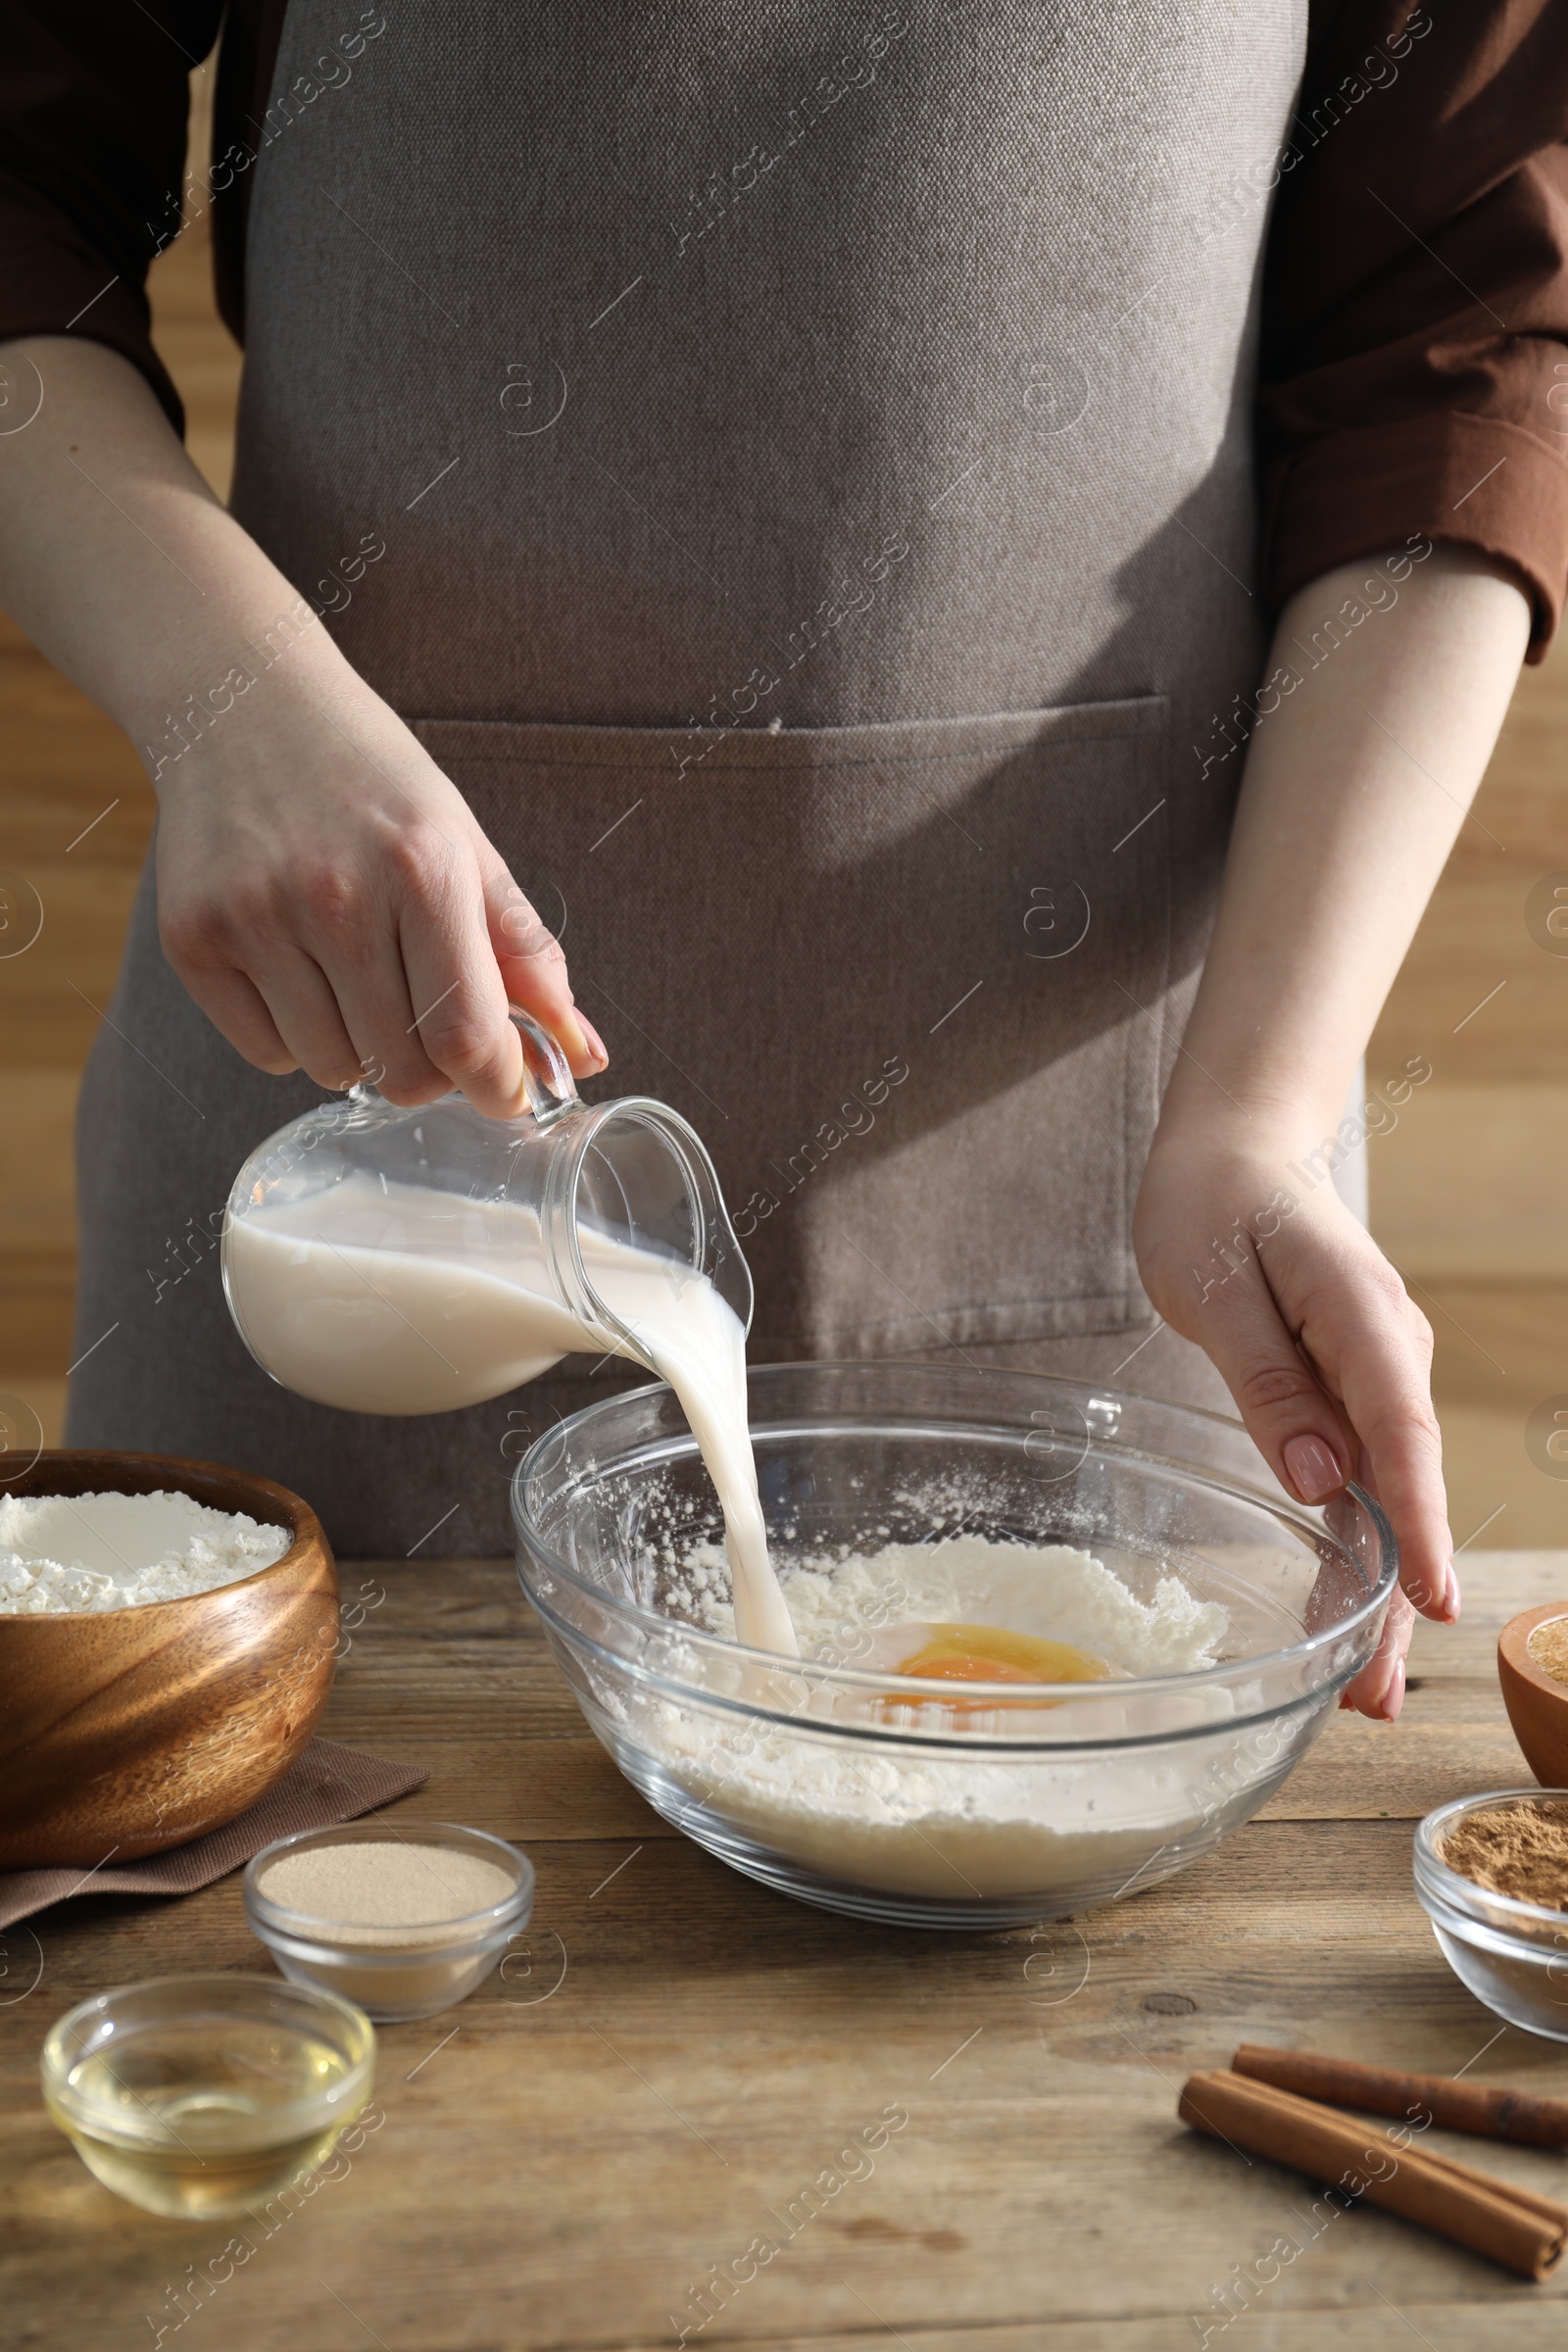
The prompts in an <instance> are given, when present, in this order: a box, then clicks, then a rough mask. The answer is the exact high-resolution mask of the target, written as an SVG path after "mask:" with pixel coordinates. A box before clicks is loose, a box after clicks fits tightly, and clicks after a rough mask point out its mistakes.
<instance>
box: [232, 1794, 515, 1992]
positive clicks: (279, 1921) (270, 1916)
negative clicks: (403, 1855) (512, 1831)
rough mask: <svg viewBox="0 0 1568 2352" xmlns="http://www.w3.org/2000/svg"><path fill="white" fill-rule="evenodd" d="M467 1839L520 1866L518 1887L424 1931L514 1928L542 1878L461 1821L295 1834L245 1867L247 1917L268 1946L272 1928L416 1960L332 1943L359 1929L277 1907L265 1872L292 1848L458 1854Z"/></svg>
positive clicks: (506, 1843) (325, 1827)
mask: <svg viewBox="0 0 1568 2352" xmlns="http://www.w3.org/2000/svg"><path fill="white" fill-rule="evenodd" d="M405 1830H408V1831H413V1832H414V1833H415V1834H414V1835H413V1836H412V1837H411V1836H408V1835H406V1834H405ZM421 1831H422V1832H424V1833H425V1834H424V1836H422V1837H421V1836H420V1835H419V1833H420V1832H421ZM431 1831H441V1832H443V1833H445V1837H444V1838H435V1837H431V1836H430V1835H429V1833H430V1832H431ZM468 1838H472V1839H473V1840H474V1841H475V1843H476V1844H481V1845H485V1846H489V1847H499V1848H500V1849H501V1851H502V1853H504V1854H505V1855H506V1856H507V1857H508V1859H509V1861H510V1862H512V1863H514V1864H515V1865H518V1870H517V1883H516V1885H515V1887H514V1888H513V1890H512V1892H511V1893H510V1894H507V1895H504V1896H503V1897H502V1898H501V1900H500V1901H499V1902H497V1903H489V1904H487V1905H486V1906H485V1907H484V1909H482V1910H479V1911H462V1912H459V1913H457V1914H456V1915H455V1916H454V1917H453V1918H451V1919H435V1920H421V1921H420V1922H419V1923H418V1924H419V1926H421V1927H425V1928H440V1929H452V1930H463V1929H467V1930H468V1931H470V1938H471V1936H482V1935H483V1934H484V1933H485V1932H486V1930H487V1929H491V1928H497V1927H501V1926H503V1925H508V1926H510V1925H512V1924H513V1923H514V1922H515V1917H516V1914H517V1913H518V1912H519V1911H521V1910H522V1909H523V1908H524V1907H525V1906H526V1907H529V1908H531V1906H532V1903H533V1897H534V1883H535V1878H536V1875H537V1874H536V1873H535V1870H534V1866H533V1864H532V1862H531V1861H530V1860H529V1858H528V1856H527V1855H526V1854H525V1853H524V1852H523V1850H522V1848H521V1846H518V1845H514V1844H513V1843H512V1842H511V1840H510V1839H509V1838H499V1837H497V1836H496V1834H495V1833H494V1831H491V1830H471V1829H469V1828H468V1826H467V1824H466V1822H461V1821H429V1822H409V1823H408V1824H406V1825H405V1829H396V1828H394V1827H393V1825H392V1824H391V1823H390V1822H382V1821H373V1820H372V1821H340V1822H335V1823H334V1822H323V1823H322V1824H321V1825H320V1826H319V1828H317V1829H314V1830H293V1831H291V1832H290V1833H289V1835H288V1836H287V1837H285V1838H273V1839H272V1842H271V1843H270V1845H264V1846H263V1847H262V1849H261V1852H260V1853H258V1854H253V1855H252V1856H251V1859H250V1860H249V1861H248V1862H247V1863H246V1865H245V1876H244V1879H243V1881H242V1882H241V1890H242V1894H243V1899H244V1904H245V1912H246V1916H247V1918H248V1919H249V1921H250V1924H251V1926H252V1927H253V1928H254V1929H255V1930H256V1932H257V1934H258V1935H259V1936H262V1940H263V1942H267V1941H268V1940H269V1939H268V1937H267V1936H263V1935H262V1930H263V1929H264V1928H270V1929H273V1930H275V1932H276V1933H277V1934H278V1935H279V1936H290V1937H292V1938H293V1939H294V1940H295V1941H297V1942H301V1943H304V1942H311V1941H316V1942H319V1943H321V1944H323V1945H328V1944H330V1946H331V1948H332V1949H333V1950H334V1951H344V1952H352V1953H364V1954H366V1955H367V1956H369V1955H373V1954H376V1953H380V1954H383V1955H384V1956H385V1957H386V1958H387V1959H388V1960H392V1959H397V1958H403V1957H415V1956H416V1955H412V1954H410V1955H404V1954H401V1953H399V1951H398V1947H397V1945H396V1944H386V1945H383V1944H373V1943H372V1944H365V1943H360V1944H348V1943H333V1942H332V1938H331V1933H330V1932H331V1930H333V1929H334V1928H339V1929H340V1928H343V1927H345V1926H353V1925H355V1924H356V1923H355V1922H353V1921H345V1920H341V1919H323V1918H321V1917H320V1916H319V1914H318V1913H316V1912H314V1911H296V1910H295V1909H294V1908H293V1907H292V1906H291V1905H290V1904H287V1903H280V1902H278V1901H277V1900H276V1899H275V1897H273V1896H271V1895H269V1894H267V1893H265V1892H264V1891H263V1888H262V1885H261V1870H262V1866H263V1865H264V1864H266V1863H271V1862H275V1861H276V1860H277V1858H278V1856H279V1855H280V1854H283V1853H286V1852H288V1851H289V1849H290V1848H292V1847H302V1846H305V1845H306V1844H308V1843H311V1842H313V1841H316V1842H319V1843H320V1844H323V1845H418V1844H424V1845H433V1846H436V1847H438V1848H440V1849H442V1850H445V1851H447V1852H451V1851H453V1850H454V1841H455V1840H457V1839H463V1840H466V1839H468ZM484 1858H485V1859H488V1858H489V1857H488V1856H485V1857H484ZM300 1928H312V1929H322V1930H325V1931H326V1934H324V1935H322V1936H315V1937H312V1936H298V1935H296V1933H295V1931H296V1930H297V1929H300ZM439 1956H450V1954H449V1947H448V1946H447V1945H445V1944H433V1945H426V1946H424V1947H422V1948H421V1950H420V1951H419V1952H418V1954H417V1957H418V1958H419V1959H420V1960H424V1961H429V1960H432V1959H434V1958H437V1957H439Z"/></svg>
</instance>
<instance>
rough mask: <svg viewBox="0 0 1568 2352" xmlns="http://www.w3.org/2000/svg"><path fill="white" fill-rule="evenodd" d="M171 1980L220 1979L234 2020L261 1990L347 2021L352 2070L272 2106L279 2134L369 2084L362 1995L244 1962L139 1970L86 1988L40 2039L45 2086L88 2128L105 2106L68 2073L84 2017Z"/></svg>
mask: <svg viewBox="0 0 1568 2352" xmlns="http://www.w3.org/2000/svg"><path fill="white" fill-rule="evenodd" d="M166 1985H180V1986H182V1987H184V1988H186V1989H187V1990H188V1989H189V1988H191V1987H192V1986H195V1985H201V1986H204V1987H205V1988H206V1990H207V1992H208V1995H209V1997H212V1996H213V1995H214V1994H215V1991H216V1988H217V1987H219V1986H221V1987H222V1995H227V1996H229V1999H228V2005H227V2007H226V2016H227V2019H228V2022H229V2023H232V2022H233V2020H234V2019H235V2018H236V2017H240V2016H243V2015H244V2014H246V2013H247V2011H249V2010H250V2007H251V2003H252V2002H254V2001H256V1998H257V1995H258V1994H262V1995H265V1996H266V1999H267V2000H268V2001H274V2002H275V2001H279V2000H281V2001H283V2002H285V2003H288V2002H290V2001H292V2002H294V2003H295V2004H296V2005H297V2006H299V2007H300V2008H301V2009H304V2010H306V2011H309V2010H310V2009H312V2008H315V2009H316V2011H317V2015H318V2021H320V2019H321V2018H322V2017H323V2016H332V2015H334V2014H335V2016H336V2017H337V2019H338V2022H339V2025H340V2027H346V2028H347V2029H348V2033H349V2035H350V2038H349V2040H348V2041H347V2042H346V2043H343V2044H342V2045H341V2046H343V2048H344V2051H345V2054H346V2055H347V2056H348V2058H349V2068H348V2072H347V2073H346V2074H345V2075H344V2077H343V2079H342V2081H341V2082H338V2083H335V2084H334V2085H333V2087H332V2089H331V2090H330V2091H325V2092H322V2091H310V2092H307V2093H305V2094H303V2095H302V2096H301V2097H299V2098H298V2099H296V2100H293V2101H291V2102H290V2103H289V2104H287V2105H285V2106H281V2107H278V2108H276V2109H274V2110H273V2111H272V2112H271V2114H270V2116H269V2117H268V2118H267V2122H268V2124H269V2126H272V2125H273V2124H275V2125H276V2126H277V2133H276V2136H277V2137H278V2138H287V2137H290V2136H291V2135H292V2134H293V2133H295V2132H296V2131H298V2129H299V2125H300V2121H301V2119H302V2118H304V2117H309V2116H313V2115H315V2114H317V2113H324V2114H325V2115H327V2116H329V2117H335V2116H336V2115H337V2114H338V2113H339V2112H340V2110H341V2108H342V2105H343V2101H344V2099H345V2097H346V2096H347V2095H348V2094H349V2093H350V2092H352V2091H355V2090H363V2089H366V2088H368V2084H369V2082H370V2081H371V2080H372V2079H373V2076H374V2071H375V2058H376V2039H375V2027H374V2025H373V2024H372V2022H371V2021H370V2019H369V2018H368V2017H367V2015H366V2013H365V2011H364V2010H363V2009H362V2008H361V2007H360V2005H359V2003H358V2002H357V2001H351V2000H349V1999H347V1998H346V1997H345V1995H344V1994H342V1993H340V1992H333V1991H332V1990H330V1988H329V1987H328V1986H326V1985H314V1984H312V1985H300V1984H297V1983H296V1982H295V1981H294V1980H293V1979H292V1978H289V1977H272V1976H260V1975H253V1974H251V1973H250V1972H248V1971H245V1970H240V1969H216V1968H201V1969H191V1970H186V1971H171V1972H170V1973H168V1974H167V1975H165V1976H161V1977H138V1978H135V1979H133V1980H132V1981H131V1982H129V1983H128V1984H124V1985H109V1986H108V1987H107V1988H106V1989H105V1990H104V1991H102V1992H92V1993H89V1994H88V1995H87V1997H86V1999H85V2000H81V2001H77V2002H76V2003H75V2004H74V2006H73V2008H70V2009H68V2010H67V2011H66V2013H65V2015H64V2016H63V2017H57V2018H56V2020H55V2022H54V2024H53V2025H52V2026H51V2027H50V2029H49V2031H48V2033H47V2034H45V2035H44V2040H43V2047H42V2049H41V2050H40V2052H39V2056H38V2071H39V2075H40V2077H41V2078H42V2082H43V2086H44V2090H45V2092H46V2093H47V2095H48V2097H49V2098H51V2099H53V2100H54V2102H55V2103H56V2105H57V2106H59V2107H61V2108H63V2109H65V2110H66V2112H67V2113H68V2114H69V2115H70V2117H71V2119H72V2121H73V2123H75V2124H79V2125H80V2126H81V2127H83V2128H84V2129H87V2130H91V2129H92V2128H93V2126H94V2125H95V2124H96V2125H99V2126H101V2125H102V2124H103V2121H104V2113H103V2109H102V2108H101V2107H100V2106H99V2105H98V2103H97V2102H96V2101H94V2100H91V2099H84V2098H83V2097H82V2096H81V2095H80V2094H79V2092H77V2091H75V2090H73V2087H72V2085H71V2082H70V2081H69V2079H68V2078H69V2074H70V2069H71V2067H72V2066H73V2065H75V2064H76V2063H77V2061H78V2060H79V2059H80V2057H81V2056H82V2054H83V2052H84V2050H85V2049H86V2047H87V2042H88V2039H89V2036H88V2035H87V2034H85V2033H83V2032H82V2031H81V2029H82V2028H83V2027H84V2026H85V2025H86V2024H87V2021H88V2019H89V2018H90V2016H91V2015H92V2013H93V2012H97V2013H98V2015H99V2016H100V2017H103V2016H106V2015H109V2014H110V2012H111V2010H112V2006H113V2004H114V2003H115V2002H117V2001H123V2000H124V1999H125V1998H126V1997H127V1996H128V1995H130V1994H133V1993H148V1992H158V1991H161V1990H162V1989H163V1988H164V1987H165V1986H166ZM222 1995H219V1996H218V1998H219V1999H220V2001H221V1999H222ZM179 2022H180V2020H179V2018H178V2016H177V2015H173V2016H171V2017H170V2018H165V2019H161V2020H159V2021H158V2024H159V2025H160V2026H165V2025H170V2024H178V2023H179ZM145 2030H146V2031H148V2032H154V2031H156V2030H157V2028H156V2027H154V2026H153V2025H151V2024H149V2026H148V2027H147V2028H146V2029H145ZM73 2032H74V2033H75V2034H77V2037H78V2038H77V2046H76V2048H75V2049H74V2051H73V2053H72V2055H71V2057H70V2058H69V2060H68V2059H67V2057H66V2052H65V2042H66V2038H67V2036H68V2034H72V2033H73ZM128 2038H129V2036H127V2039H128ZM177 2136H178V2134H177V2133H175V2132H172V2131H171V2132H170V2133H168V2134H167V2137H168V2138H169V2139H175V2138H177ZM240 2136H241V2138H242V2139H243V2140H244V2142H245V2144H246V2145H250V2146H270V2145H271V2144H272V2140H273V2134H272V2131H270V2130H269V2131H268V2132H267V2133H266V2134H265V2135H264V2136H263V2137H261V2138H259V2139H258V2138H256V2137H254V2136H253V2135H252V2134H249V2133H244V2134H241V2135H240ZM148 2139H149V2144H150V2145H158V2144H162V2142H161V2141H160V2140H158V2139H157V2138H155V2137H154V2135H152V2134H149V2135H148Z"/></svg>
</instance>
